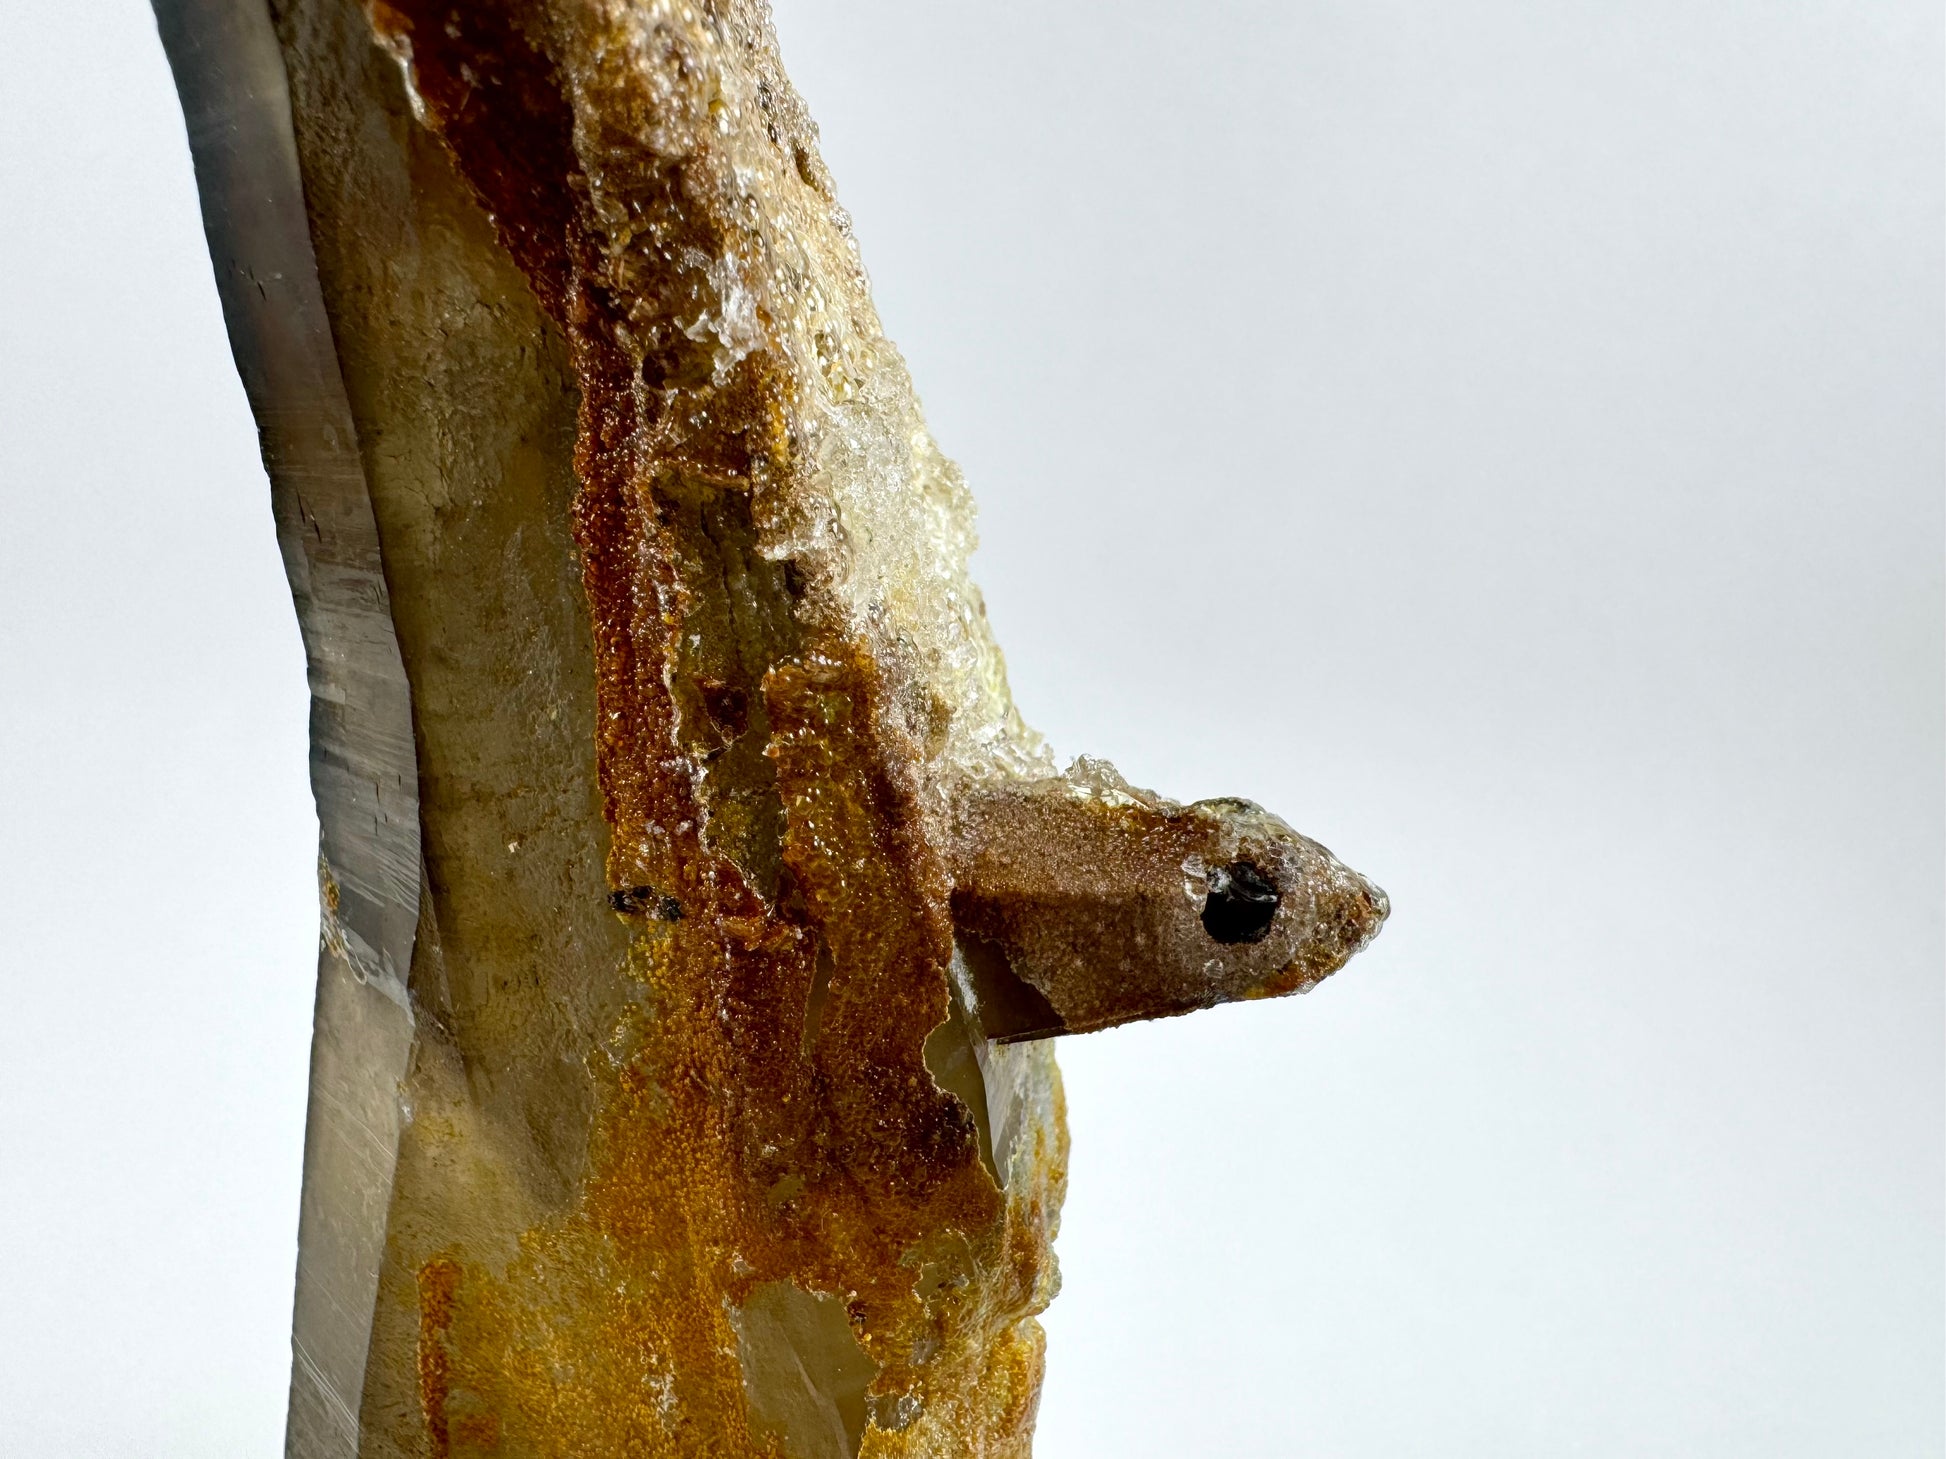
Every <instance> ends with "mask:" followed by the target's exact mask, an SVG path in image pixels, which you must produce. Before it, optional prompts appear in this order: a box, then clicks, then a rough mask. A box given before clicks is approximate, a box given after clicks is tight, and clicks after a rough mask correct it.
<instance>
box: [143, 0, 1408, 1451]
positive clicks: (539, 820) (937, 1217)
mask: <svg viewBox="0 0 1946 1459" xmlns="http://www.w3.org/2000/svg"><path fill="white" fill-rule="evenodd" d="M157 9H158V19H159V20H160V22H161V26H162V31H163V37H164V41H165V44H166V45H167V47H168V50H169V53H170V58H171V63H172V65H173V66H174V67H175V70H176V73H177V78H178V84H179V87H180V89H181V91H182V94H183V99H184V107H185V112H186V113H187V114H188V116H189V118H190V122H191V138H192V146H193V149H194V151H195V156H196V162H197V173H198V181H199V186H200V188H201V190H202V193H203V200H204V212H205V220H206V223H207V225H208V229H209V233H210V238H211V249H212V258H213V260H214V261H215V264H216V268H217V276H218V282H219V286H220V288H221V292H222V294H223V298H224V303H225V310H226V316H227V318H228V321H229V324H230V330H231V336H232V341H233V344H234V346H235V349H236V353H237V358H238V365H239V369H240V371H241V373H242V374H243V377H244V381H245V384H246V387H247V389H248V390H249V393H250V396H251V401H252V405H253V408H254V409H255V410H256V412H257V415H258V420H259V423H260V426H261V427H262V430H263V434H264V447H265V460H266V464H267V466H268V468H269V471H270V475H271V480H272V489H273V494H274V497H275V500H276V504H277V515H278V523H279V533H280V540H281V542H282V544H283V547H284V551H285V556H286V561H287V565H288V566H289V568H290V571H291V577H292V585H293V590H294V594H295V596H296V599H297V604H298V610H299V616H300V619H301V620H302V622H303V624H304V628H305V634H306V645H307V652H308V653H309V655H310V658H311V662H312V673H313V684H314V690H315V693H316V696H317V703H318V705H319V708H318V711H317V715H316V717H315V718H314V726H315V740H316V744H315V747H314V750H315V756H314V784H315V786H316V790H317V794H318V801H319V812H320V820H321V822H322V823H323V826H324V830H325V835H324V844H323V851H322V856H321V863H320V865H321V879H322V884H323V889H324V900H325V929H326V935H325V938H324V946H323V950H322V952H321V954H320V977H319V994H318V1022H317V1034H316V1045H315V1052H314V1056H313V1068H312V1107H311V1116H310V1127H309V1131H308V1134H307V1145H306V1159H305V1195H304V1207H303V1217H302V1227H301V1232H300V1258H299V1270H298V1291H297V1312H296V1323H295V1333H294V1348H295V1355H296V1356H295V1362H294V1366H293V1377H292V1395H291V1418H290V1429H289V1436H288V1440H287V1447H288V1452H289V1453H290V1454H292V1455H295V1456H303V1459H315V1456H325V1455H332V1456H351V1455H369V1456H379V1455H384V1456H394V1455H413V1456H436V1459H447V1456H460V1455H475V1454H481V1455H484V1454H494V1455H501V1456H510V1455H520V1456H526V1455H535V1456H564V1459H565V1456H569V1455H587V1454H621V1453H627V1454H637V1455H645V1456H647V1455H710V1456H725V1455H751V1456H758V1455H767V1456H790V1459H827V1456H831V1459H852V1456H860V1455H868V1456H880V1459H890V1456H922V1455H923V1456H941V1459H944V1456H955V1459H957V1456H967V1455H991V1456H1001V1455H1025V1454H1027V1453H1028V1451H1029V1448H1030V1445H1031V1437H1032V1426H1033V1418H1034V1412H1035V1406H1036V1401H1037V1395H1038V1391H1039V1384H1040V1378H1041V1366H1042V1358H1041V1353H1042V1339H1041V1333H1040V1329H1039V1326H1038V1324H1037V1323H1036V1321H1035V1320H1034V1317H1035V1314H1036V1313H1037V1312H1039V1311H1040V1310H1041V1309H1042V1308H1043V1307H1044V1306H1045V1305H1046V1304H1047V1302H1048V1301H1049V1300H1050V1299H1051V1298H1052V1297H1053V1295H1054V1292H1055V1289H1056V1287H1057V1285H1058V1279H1057V1276H1056V1270H1055V1266H1054V1260H1053V1255H1052V1250H1051V1244H1050V1243H1051V1241H1052V1238H1053V1235H1054V1231H1055V1227H1056V1224H1057V1220H1058V1214H1059V1209H1060V1203H1061V1196H1062V1191H1063V1188H1064V1184H1065V1180H1066V1156H1067V1136H1066V1131H1065V1127H1064V1123H1063V1116H1062V1103H1061V1092H1060V1085H1059V1078H1058V1074H1057V1071H1056V1068H1055V1064H1054V1059H1053V1055H1052V1052H1051V1050H1052V1047H1053V1045H1052V1043H1051V1041H1050V1040H1051V1037H1052V1036H1054V1035H1059V1034H1067V1033H1082V1032H1087V1031H1089V1030H1094V1029H1102V1028H1108V1027H1111V1026H1113V1025H1115V1024H1119V1023H1124V1022H1128V1021H1130V1020H1134V1019H1146V1018H1158V1017H1166V1016H1170V1015H1174V1014H1179V1013H1185V1012H1189V1011H1192V1010H1194V1009H1198V1008H1203V1007H1207V1006H1210V1005H1211V1004H1215V1003H1219V1002H1225V1001H1231V1000H1236V999H1245V998H1258V997H1268V996H1276V995H1279V994H1284V993H1291V992H1304V991H1308V990H1309V989H1311V988H1312V987H1314V986H1315V985H1316V984H1317V983H1318V982H1320V981H1321V980H1322V979H1324V978H1326V977H1328V976H1329V975H1330V974H1332V973H1333V972H1335V971H1336V970H1337V969H1339V968H1340V967H1341V966H1343V965H1344V963H1345V961H1346V960H1347V959H1348V958H1350V957H1351V956H1352V954H1353V953H1355V952H1356V951H1357V950H1358V949H1359V948H1361V947H1362V946H1364V944H1365V943H1366V942H1367V941H1369V939H1370V938H1371V937H1372V936H1373V935H1374V934H1375V933H1376V932H1377V930H1378V927H1379V925H1380V924H1381V922H1382V921H1383V920H1384V917H1385V914H1386V902H1385V899H1384V896H1383V894H1382V893H1380V892H1379V891H1378V890H1377V889H1376V888H1375V887H1373V886H1372V885H1370V884H1369V883H1368V882H1366V881H1364V880H1363V879H1362V878H1360V877H1359V876H1358V875H1356V874H1355V873H1354V872H1352V871H1350V870H1348V869H1347V868H1346V867H1344V866H1343V865H1341V864H1340V863H1339V862H1338V861H1337V860H1335V859H1334V858H1333V857H1332V856H1331V855H1330V853H1329V852H1327V851H1326V850H1325V849H1324V848H1323V847H1321V846H1319V845H1317V844H1316V843H1315V842H1312V841H1309V840H1307V839H1306V838H1304V837H1303V836H1300V835H1298V834H1297V833H1296V832H1294V831H1293V830H1291V828H1290V827H1289V826H1287V825H1286V824H1285V823H1284V822H1283V821H1281V820H1279V819H1278V818H1277V817H1275V816H1273V815H1271V814H1270V813H1269V812H1267V811H1265V810H1264V809H1262V808H1261V807H1259V806H1257V805H1255V804H1253V803H1251V802H1249V801H1245V800H1234V799H1231V800H1219V801H1206V802H1201V803H1198V804H1194V805H1181V804H1177V803H1175V802H1173V801H1170V800H1167V799H1164V798H1162V797H1160V796H1158V795H1155V794H1153V793H1151V792H1149V791H1145V790H1141V789H1138V788H1136V787H1134V786H1131V785H1129V784H1127V783H1126V782H1125V781H1123V780H1122V779H1121V777H1120V776H1118V775H1117V774H1115V772H1114V771H1113V770H1112V769H1111V768H1110V767H1108V766H1107V765H1105V764H1102V763H1100V762H1098V761H1091V760H1088V759H1085V758H1084V759H1082V760H1079V761H1076V762H1075V763H1074V764H1073V765H1072V766H1070V767H1068V768H1067V769H1066V770H1065V771H1063V770H1061V769H1060V768H1058V767H1057V765H1056V764H1055V762H1054V761H1053V759H1052V758H1051V757H1050V756H1049V754H1048V752H1047V750H1046V748H1045V747H1044V746H1043V744H1042V743H1041V741H1040V740H1039V739H1038V738H1037V737H1036V736H1035V735H1034V734H1033V732H1032V731H1030V730H1029V729H1028V728H1027V727H1026V726H1025V725H1024V724H1023V722H1022V721H1021V719H1020V717H1019V715H1018V713H1017V712H1016V711H1015V708H1014V706H1013V703H1012V700H1011V698H1010V697H1009V694H1008V692H1007V686H1006V678H1005V673H1004V669H1003V666H1002V662H1001V657H1000V653H999V650H998V648H997V647H996V646H995V644H994V642H993V638H992V635H991V633H990V631H989V629H988V626H987V620H986V615H985V610H984V608H983V606H982V603H981V599H980V596H979V593H978V590H977V589H976V588H975V587H974V586H973V584H972V582H971V581H970V579H969V578H968V576H967V572H966V562H967V557H968V554H969V553H970V552H971V550H972V547H973V543H974V537H973V525H972V522H973V514H972V505H971V501H970V498H969V496H968V493H967V490H966V487H965V485H964V483H963V482H962V480H961V478H960V474H959V472H958V470H957V469H956V468H955V467H954V466H953V465H952V463H951V462H950V461H948V460H947V459H946V458H945V457H944V456H943V455H942V454H941V453H940V451H939V450H938V448H937V447H936V446H935V445H934V443H933V441H932V438H931V436H930V435H929V434H928V432H927V430H926V426H925V423H924V420H923V417H922V415H921V413H920V409H919V405H918V401H917V397H916V396H915V394H914V392H913V388H912V384H911V381H910V380H909V379H908V377H907V374H906V370H905V366H904V363H903V361H902V360H901V359H900V357H899V355H898V353H897V351H896V350H895V349H894V348H893V347H892V345H891V343H890V342H889V341H887V340H886V338H885V336H884V334H883V331H882V330H881V328H880V326H879V321H878V318H877V315H876V313H875V312H874V310H873V307H872V302H871V299H870V295H869V293H868V290H867V286H866V280H865V274H864V271H863V268H862V266H861V264H860V262H859V258H858V254H857V250H856V248H855V246H854V243H853V239H852V236H851V232H850V227H849V222H848V219H847V217H846V215H845V213H844V211H843V210H842V209H841V208H840V207H839V206H838V203H837V201H836V197H835V194H834V191H833V188H832V183H831V179H830V176H829V174H828V173H827V171H826V169H825V166H824V163H823V161H822V159H821V158H820V156H819V152H818V148H817V141H816V131H815V128H814V127H813V125H812V123H811V121H810V118H809V116H808V115H807V113H806V111H805V108H804V105H803V103H802V102H801V101H800V100H799V98H798V96H797V94H796V92H795V91H794V90H793V89H792V87H791V85H790V83H789V81H788V79H787V78H786V77H785V75H784V72H783V70H782V67H781V64H780V62H779V60H778V57H777V51H776V45H775V39H774V36H773V34H772V30H771V26H770V21H769V17H768V14H767V13H766V11H765V10H764V9H763V8H762V6H761V5H758V4H755V3H751V0H723V3H718V4H699V3H688V4H682V3H674V0H477V3H473V4H469V5H465V6H455V5H452V4H434V3H427V0H389V3H388V0H368V3H362V4H361V3H358V0H277V3H275V4H271V5H268V6H265V5H264V4H263V3H262V0H157Z"/></svg>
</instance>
